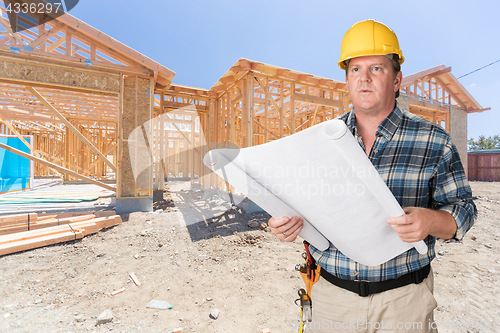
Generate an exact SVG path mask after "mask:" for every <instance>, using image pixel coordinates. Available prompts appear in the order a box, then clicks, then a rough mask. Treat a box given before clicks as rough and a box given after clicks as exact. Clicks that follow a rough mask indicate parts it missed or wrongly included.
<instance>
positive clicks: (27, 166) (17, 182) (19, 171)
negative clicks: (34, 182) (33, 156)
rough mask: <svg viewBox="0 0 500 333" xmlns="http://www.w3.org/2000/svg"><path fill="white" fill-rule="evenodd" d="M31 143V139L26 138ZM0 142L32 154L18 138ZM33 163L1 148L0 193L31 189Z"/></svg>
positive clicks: (3, 139) (2, 138)
mask: <svg viewBox="0 0 500 333" xmlns="http://www.w3.org/2000/svg"><path fill="white" fill-rule="evenodd" d="M25 139H26V141H28V142H30V138H29V137H25ZM0 142H1V143H3V144H6V145H8V146H10V147H12V148H15V149H18V150H21V151H23V152H25V153H28V154H29V153H30V151H29V148H28V147H26V145H25V144H24V143H22V141H21V140H20V139H19V138H17V137H2V136H0ZM30 177H31V161H30V160H29V159H27V158H25V157H21V156H19V155H16V154H14V153H11V152H10V151H7V150H5V149H2V148H0V193H4V192H11V191H19V190H24V189H29V188H30V185H31V184H30Z"/></svg>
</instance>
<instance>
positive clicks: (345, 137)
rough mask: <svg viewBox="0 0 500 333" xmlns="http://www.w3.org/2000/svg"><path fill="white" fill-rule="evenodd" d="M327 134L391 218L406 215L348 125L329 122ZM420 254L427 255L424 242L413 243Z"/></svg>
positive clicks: (335, 121)
mask: <svg viewBox="0 0 500 333" xmlns="http://www.w3.org/2000/svg"><path fill="white" fill-rule="evenodd" d="M325 132H326V134H327V135H328V136H329V137H330V138H331V139H332V141H333V142H334V144H335V146H336V148H337V149H338V151H340V153H341V154H342V156H344V158H345V160H346V161H347V162H348V163H349V164H350V165H351V166H352V167H353V170H354V172H356V175H357V176H358V177H359V179H361V180H363V182H364V184H365V186H366V187H367V188H368V189H369V190H370V191H371V192H372V194H373V195H374V197H375V198H376V199H377V200H378V201H379V203H380V204H381V205H382V207H383V208H384V209H385V210H386V211H387V214H388V215H389V216H388V218H389V217H397V216H402V215H405V212H404V211H403V209H402V208H401V206H400V205H399V202H398V201H397V200H396V198H395V197H394V195H392V192H391V190H390V189H389V188H388V187H387V184H386V183H385V182H384V180H383V179H382V177H380V174H379V173H378V172H377V170H376V169H375V167H374V166H373V164H372V163H371V162H370V160H369V159H368V157H367V156H366V154H365V152H364V151H363V150H362V149H359V148H360V147H359V144H358V142H357V141H356V139H355V138H354V137H353V136H352V135H351V133H349V131H348V128H347V126H346V124H345V123H344V122H343V121H341V120H338V119H335V120H332V121H330V122H329V124H328V126H327V127H326V128H325ZM411 244H412V245H413V246H414V247H415V249H416V250H417V251H418V252H419V253H420V254H425V253H427V250H428V248H427V245H426V244H425V242H424V241H420V242H415V243H411Z"/></svg>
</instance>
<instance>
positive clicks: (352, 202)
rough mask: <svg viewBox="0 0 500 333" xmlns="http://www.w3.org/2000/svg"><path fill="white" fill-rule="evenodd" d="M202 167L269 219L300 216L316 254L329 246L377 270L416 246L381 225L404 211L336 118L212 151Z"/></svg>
mask: <svg viewBox="0 0 500 333" xmlns="http://www.w3.org/2000/svg"><path fill="white" fill-rule="evenodd" d="M203 162H204V164H205V165H206V166H207V167H209V168H210V169H212V170H213V171H214V172H215V173H217V174H218V175H219V176H220V177H222V178H223V179H224V180H225V181H227V182H228V183H230V184H231V185H233V186H234V187H235V189H236V190H237V191H239V192H241V193H243V194H244V195H246V196H247V197H248V198H249V199H251V200H252V201H254V202H255V203H256V204H257V205H259V206H260V207H261V208H263V209H264V210H265V211H267V212H268V213H269V214H270V215H271V216H273V217H275V218H281V217H283V216H287V217H292V216H300V217H302V218H304V221H305V225H304V229H303V230H302V232H301V233H300V236H301V237H303V238H304V239H306V240H307V241H309V242H310V243H311V244H312V245H314V246H315V247H316V248H318V249H320V250H323V251H324V250H326V249H327V248H328V247H329V242H331V243H333V244H334V245H335V246H336V247H337V248H338V249H339V250H340V251H341V252H342V253H343V254H345V255H346V256H348V257H349V258H351V259H352V260H355V261H357V262H359V263H361V264H364V265H369V266H376V265H380V264H382V263H384V262H387V261H388V260H390V259H392V258H394V257H395V256H397V255H399V254H401V253H403V252H405V251H407V250H408V249H410V248H412V247H413V246H415V248H417V250H418V251H419V252H420V253H426V252H427V246H426V245H425V243H424V242H423V241H421V242H418V243H405V242H403V241H401V239H400V238H399V237H398V235H397V234H396V232H395V231H394V230H393V229H392V228H391V226H390V225H388V224H387V222H386V221H387V219H388V218H389V217H396V216H401V215H403V214H404V211H403V210H402V208H401V207H400V205H399V203H398V202H397V200H396V199H395V198H394V196H393V195H392V193H391V191H390V190H389V188H388V187H387V186H386V184H385V183H384V181H383V180H382V178H381V177H380V175H379V174H378V172H377V170H376V169H375V168H374V167H373V165H372V164H371V162H370V160H369V159H368V157H367V156H366V155H365V153H364V151H363V150H362V149H361V147H360V146H359V144H358V143H357V141H356V139H355V138H354V137H353V136H352V134H351V133H350V132H349V131H348V130H347V126H346V125H345V123H344V122H343V121H341V120H338V119H335V120H330V121H327V122H323V123H321V124H318V125H316V126H313V127H311V128H308V129H306V130H303V131H300V132H298V133H296V134H294V135H291V136H288V137H285V138H282V139H279V140H276V141H273V142H269V143H266V144H263V145H259V146H254V147H248V148H243V149H215V150H211V151H210V152H208V153H207V154H206V155H205V157H204V160H203Z"/></svg>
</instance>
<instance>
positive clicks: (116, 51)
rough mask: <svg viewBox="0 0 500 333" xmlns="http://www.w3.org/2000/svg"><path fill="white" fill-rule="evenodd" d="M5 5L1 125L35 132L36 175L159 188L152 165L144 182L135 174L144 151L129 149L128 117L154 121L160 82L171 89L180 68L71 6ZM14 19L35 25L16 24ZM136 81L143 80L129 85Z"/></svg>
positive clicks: (127, 193) (0, 40)
mask: <svg viewBox="0 0 500 333" xmlns="http://www.w3.org/2000/svg"><path fill="white" fill-rule="evenodd" d="M31 2H33V3H35V4H36V3H39V2H40V0H31ZM2 5H3V6H2ZM4 7H5V3H4V2H3V0H0V10H1V11H2V14H1V15H0V30H1V29H2V27H3V29H5V32H4V33H3V34H0V67H1V68H0V117H1V120H2V121H1V125H0V130H1V132H2V133H4V134H14V135H18V136H19V135H33V138H34V140H33V141H34V142H33V146H34V147H33V148H34V152H36V155H37V156H32V157H30V158H31V159H33V160H35V161H37V163H35V176H47V175H54V174H56V175H62V174H61V173H60V171H61V172H63V173H64V178H65V179H86V180H87V181H92V182H94V183H99V184H103V183H101V182H99V181H97V180H109V179H115V180H117V183H118V184H119V185H120V186H118V187H117V189H116V190H117V198H125V197H126V198H142V197H149V196H151V195H152V188H151V186H150V185H149V183H150V182H151V180H152V172H149V173H148V172H146V178H145V179H143V175H140V176H139V178H141V179H143V180H144V181H143V184H142V185H141V186H138V185H137V183H136V179H135V177H134V175H131V172H132V171H131V169H132V166H133V165H134V164H132V163H136V162H137V161H139V160H144V159H143V158H142V156H139V155H137V154H136V155H135V157H134V159H135V160H134V161H131V160H130V156H129V155H130V154H129V152H128V150H127V149H125V148H126V147H128V144H129V143H130V141H129V139H130V138H128V137H127V135H129V134H130V133H131V132H133V128H130V127H127V126H128V124H129V122H128V120H130V119H131V118H130V117H132V119H133V120H134V121H133V124H134V125H135V126H136V127H139V128H140V129H141V128H142V129H144V128H145V127H147V126H148V124H149V122H150V120H151V118H152V115H153V100H152V96H153V95H154V90H155V89H168V87H169V86H170V84H171V80H172V78H173V76H174V75H175V73H174V72H173V71H171V70H169V69H168V68H166V67H164V66H162V65H160V64H159V63H157V62H154V61H153V60H151V59H149V58H147V57H145V56H144V55H142V54H140V53H138V52H137V51H135V50H133V49H131V48H129V47H127V46H126V45H124V44H122V43H120V42H118V41H116V40H115V39H113V38H111V37H109V36H107V35H106V34H104V33H102V32H100V31H98V30H96V29H94V28H92V27H91V26H89V25H87V24H85V23H84V22H82V21H80V20H77V19H76V18H74V17H73V16H71V15H69V14H67V13H66V14H64V15H62V16H59V17H56V18H53V19H52V20H50V21H48V20H46V19H45V18H44V17H42V16H38V15H36V14H29V16H25V15H19V16H15V17H11V18H10V20H9V18H8V16H7V13H6V10H5V8H4ZM11 24H13V25H17V26H21V25H23V26H24V27H26V28H27V29H24V30H22V31H19V32H14V31H15V30H16V29H12V27H11ZM129 81H133V82H135V85H132V86H127V87H124V85H125V84H126V83H128V82H129ZM124 92H126V93H129V92H130V93H131V95H130V96H133V99H132V100H130V99H129V98H128V96H129V95H127V94H124ZM123 117H125V119H123ZM146 132H150V134H151V133H152V132H151V131H150V130H149V131H148V130H147V129H146ZM146 138H147V133H146ZM146 141H147V140H146ZM124 146H126V147H124ZM136 149H137V152H146V153H147V152H148V151H149V147H143V146H142V145H141V144H139V146H138V147H137V148H136ZM149 155H151V154H149ZM117 166H119V167H117ZM104 185H105V186H106V187H107V188H114V187H113V186H109V185H106V184H104Z"/></svg>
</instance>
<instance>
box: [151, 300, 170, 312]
mask: <svg viewBox="0 0 500 333" xmlns="http://www.w3.org/2000/svg"><path fill="white" fill-rule="evenodd" d="M146 307H147V308H150V309H159V310H165V309H171V308H172V305H170V304H169V303H168V302H166V301H159V300H157V299H153V300H151V301H150V302H149V303H148V305H146Z"/></svg>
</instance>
